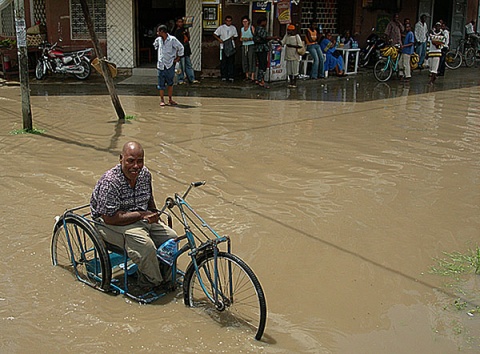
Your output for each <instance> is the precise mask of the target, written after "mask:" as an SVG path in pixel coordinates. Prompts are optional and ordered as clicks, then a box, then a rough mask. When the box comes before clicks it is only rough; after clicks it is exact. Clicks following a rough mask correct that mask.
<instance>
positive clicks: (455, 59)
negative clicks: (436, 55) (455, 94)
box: [445, 50, 462, 70]
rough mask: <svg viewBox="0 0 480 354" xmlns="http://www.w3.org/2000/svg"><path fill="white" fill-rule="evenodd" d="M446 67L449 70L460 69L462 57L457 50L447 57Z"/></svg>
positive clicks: (449, 53)
mask: <svg viewBox="0 0 480 354" xmlns="http://www.w3.org/2000/svg"><path fill="white" fill-rule="evenodd" d="M445 65H446V66H447V68H449V69H453V70H455V69H458V68H459V67H460V65H462V56H461V54H460V53H459V52H458V51H456V50H451V51H449V52H448V53H447V54H446V56H445Z"/></svg>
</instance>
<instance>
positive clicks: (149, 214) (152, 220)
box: [142, 211, 160, 224]
mask: <svg viewBox="0 0 480 354" xmlns="http://www.w3.org/2000/svg"><path fill="white" fill-rule="evenodd" d="M159 219H160V216H159V214H158V213H157V212H155V211H144V212H142V220H143V221H146V222H148V223H149V224H156V223H158V220H159Z"/></svg>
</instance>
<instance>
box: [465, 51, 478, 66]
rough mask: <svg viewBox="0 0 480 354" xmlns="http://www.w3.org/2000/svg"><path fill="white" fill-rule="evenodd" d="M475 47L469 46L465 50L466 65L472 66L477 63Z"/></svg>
mask: <svg viewBox="0 0 480 354" xmlns="http://www.w3.org/2000/svg"><path fill="white" fill-rule="evenodd" d="M475 60H476V58H475V49H473V48H468V49H467V50H466V51H465V65H466V66H468V67H469V68H471V67H472V66H474V65H475Z"/></svg>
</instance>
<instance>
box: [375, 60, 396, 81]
mask: <svg viewBox="0 0 480 354" xmlns="http://www.w3.org/2000/svg"><path fill="white" fill-rule="evenodd" d="M392 72H393V69H392V66H391V65H390V63H389V62H388V60H387V59H380V60H379V61H377V62H376V63H375V67H374V68H373V74H374V75H375V78H376V79H377V80H378V81H380V82H385V81H388V80H389V79H390V77H391V76H392Z"/></svg>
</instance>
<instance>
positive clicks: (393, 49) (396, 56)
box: [373, 44, 420, 82]
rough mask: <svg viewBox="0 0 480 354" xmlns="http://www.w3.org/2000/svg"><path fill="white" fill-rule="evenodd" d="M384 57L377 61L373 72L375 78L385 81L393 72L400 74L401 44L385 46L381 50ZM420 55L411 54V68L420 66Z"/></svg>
mask: <svg viewBox="0 0 480 354" xmlns="http://www.w3.org/2000/svg"><path fill="white" fill-rule="evenodd" d="M380 54H381V55H382V57H381V58H380V59H379V60H378V61H377V62H376V63H375V66H374V67H373V74H374V75H375V78H376V79H377V80H378V81H380V82H385V81H388V80H390V78H391V77H392V75H393V73H396V75H397V77H398V76H399V74H400V68H399V63H400V57H401V55H402V53H401V52H400V45H398V44H396V45H390V46H387V47H384V48H383V49H381V50H380ZM419 59H420V57H419V55H418V54H417V53H413V54H412V55H411V56H410V68H411V70H415V69H416V68H417V67H418V62H419Z"/></svg>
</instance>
